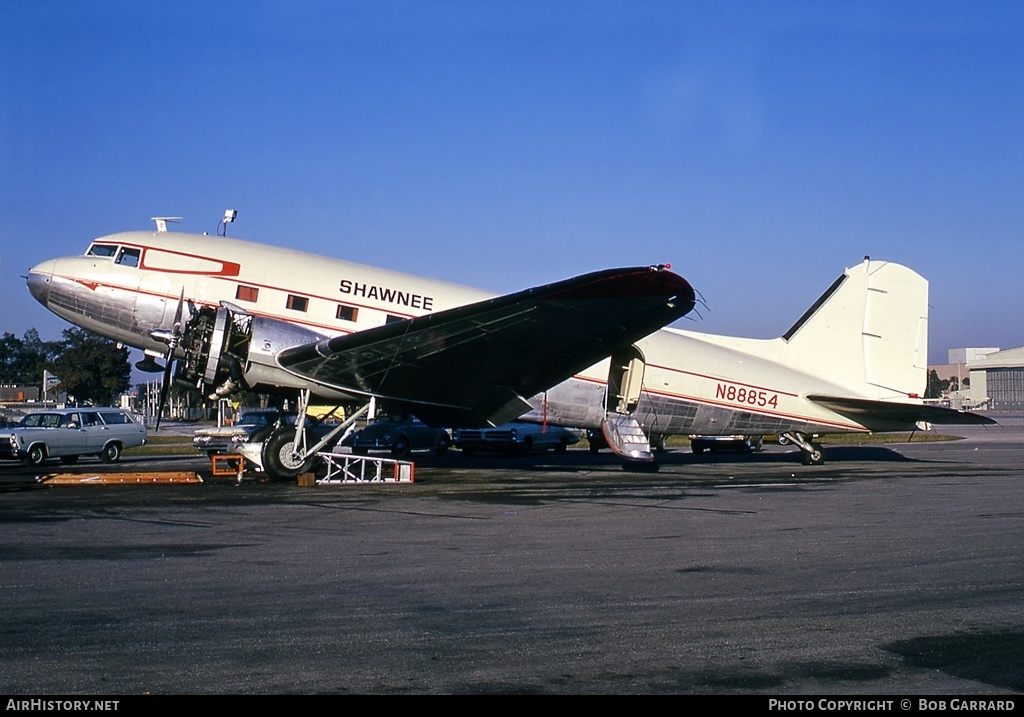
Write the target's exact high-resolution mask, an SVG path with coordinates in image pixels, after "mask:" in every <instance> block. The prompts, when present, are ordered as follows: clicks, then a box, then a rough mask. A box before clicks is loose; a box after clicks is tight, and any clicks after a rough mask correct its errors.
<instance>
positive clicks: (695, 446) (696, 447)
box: [690, 443, 707, 455]
mask: <svg viewBox="0 0 1024 717" xmlns="http://www.w3.org/2000/svg"><path fill="white" fill-rule="evenodd" d="M690 450H691V451H693V452H694V453H696V454H697V455H700V454H701V453H703V452H704V451H706V450H707V447H706V446H704V445H703V444H701V443H691V444H690Z"/></svg>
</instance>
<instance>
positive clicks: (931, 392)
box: [924, 369, 949, 398]
mask: <svg viewBox="0 0 1024 717" xmlns="http://www.w3.org/2000/svg"><path fill="white" fill-rule="evenodd" d="M948 388H949V381H943V380H942V379H941V378H939V374H938V372H936V371H935V369H932V370H931V371H929V372H928V387H927V388H926V389H925V392H924V397H925V398H941V397H942V394H943V393H945V391H946V389H948Z"/></svg>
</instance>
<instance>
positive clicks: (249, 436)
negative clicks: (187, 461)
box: [192, 408, 295, 456]
mask: <svg viewBox="0 0 1024 717" xmlns="http://www.w3.org/2000/svg"><path fill="white" fill-rule="evenodd" d="M281 419H283V420H284V421H285V422H287V423H288V424H289V425H294V423H295V414H294V413H282V412H281V411H279V410H278V409H276V408H267V409H260V410H256V411H246V412H245V413H243V414H242V415H241V416H240V417H239V419H238V421H237V422H236V423H234V424H233V425H230V426H220V427H219V428H218V427H213V428H200V429H199V430H198V431H196V432H195V435H194V436H193V437H192V445H194V446H195V447H196V449H197V450H200V451H203V452H205V453H206V454H207V455H211V456H212V455H216V454H217V453H230V452H231V448H232V447H233V446H236V445H238V444H239V443H249V442H250V441H262V440H264V439H265V438H266V437H267V436H269V435H270V433H271V431H273V430H274V427H275V426H276V424H277V422H278V420H281Z"/></svg>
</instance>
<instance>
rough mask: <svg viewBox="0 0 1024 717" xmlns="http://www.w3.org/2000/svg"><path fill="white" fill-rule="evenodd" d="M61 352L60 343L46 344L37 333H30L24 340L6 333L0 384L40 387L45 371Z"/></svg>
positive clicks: (2, 343)
mask: <svg viewBox="0 0 1024 717" xmlns="http://www.w3.org/2000/svg"><path fill="white" fill-rule="evenodd" d="M59 351H60V343H59V342H57V341H43V340H42V339H40V338H39V332H38V331H36V330H35V329H29V330H28V331H26V332H25V335H24V336H23V337H22V338H20V339H19V338H18V337H17V336H15V335H14V334H11V333H8V332H4V335H3V336H2V337H0V383H4V384H11V385H18V386H38V385H39V384H40V383H41V381H42V378H43V369H44V368H47V367H48V366H49V362H50V361H52V359H53V358H54V357H55V356H56V355H57V354H58V353H59Z"/></svg>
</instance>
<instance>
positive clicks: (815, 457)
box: [801, 443, 825, 466]
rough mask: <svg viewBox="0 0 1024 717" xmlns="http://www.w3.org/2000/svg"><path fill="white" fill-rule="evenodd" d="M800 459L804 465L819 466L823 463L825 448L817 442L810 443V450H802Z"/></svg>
mask: <svg viewBox="0 0 1024 717" xmlns="http://www.w3.org/2000/svg"><path fill="white" fill-rule="evenodd" d="M801 460H802V461H803V464H804V465H805V466H820V465H822V464H824V463H825V449H824V448H822V447H821V445H819V444H817V443H811V450H810V451H803V455H801Z"/></svg>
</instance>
